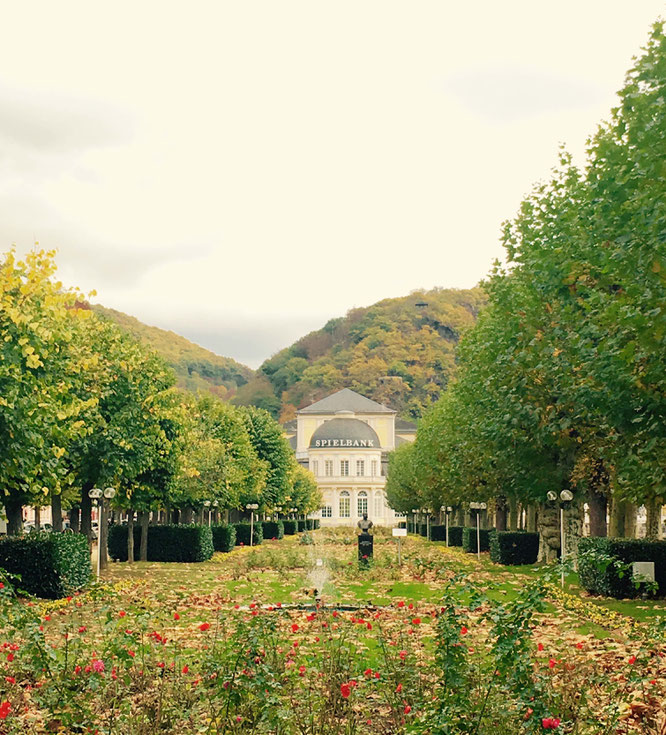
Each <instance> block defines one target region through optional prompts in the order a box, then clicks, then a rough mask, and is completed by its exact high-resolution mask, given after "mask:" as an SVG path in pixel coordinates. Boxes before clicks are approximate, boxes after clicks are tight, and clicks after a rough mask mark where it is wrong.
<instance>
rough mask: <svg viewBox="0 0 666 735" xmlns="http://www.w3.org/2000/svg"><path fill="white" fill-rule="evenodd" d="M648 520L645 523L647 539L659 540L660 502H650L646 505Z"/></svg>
mask: <svg viewBox="0 0 666 735" xmlns="http://www.w3.org/2000/svg"><path fill="white" fill-rule="evenodd" d="M645 510H646V512H647V519H646V522H645V537H646V538H649V539H654V540H656V539H658V538H659V531H660V527H661V502H660V501H658V500H648V502H646V503H645Z"/></svg>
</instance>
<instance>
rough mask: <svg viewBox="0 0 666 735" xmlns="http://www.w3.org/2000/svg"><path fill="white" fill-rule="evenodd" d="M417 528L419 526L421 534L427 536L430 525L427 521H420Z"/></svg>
mask: <svg viewBox="0 0 666 735" xmlns="http://www.w3.org/2000/svg"><path fill="white" fill-rule="evenodd" d="M417 528H418V532H419V535H421V536H423V537H427V535H428V526H427V524H425V523H419V524H418V527H417Z"/></svg>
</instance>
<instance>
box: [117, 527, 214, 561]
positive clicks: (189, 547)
mask: <svg viewBox="0 0 666 735" xmlns="http://www.w3.org/2000/svg"><path fill="white" fill-rule="evenodd" d="M140 542H141V528H140V527H139V526H134V560H135V561H138V559H139V555H140V551H141V549H140ZM108 548H109V556H111V558H112V559H116V560H118V561H127V526H111V528H109V540H108ZM211 556H213V533H212V530H211V527H210V526H195V525H184V524H183V525H181V524H178V525H170V526H148V561H178V562H200V561H206V560H207V559H210V558H211Z"/></svg>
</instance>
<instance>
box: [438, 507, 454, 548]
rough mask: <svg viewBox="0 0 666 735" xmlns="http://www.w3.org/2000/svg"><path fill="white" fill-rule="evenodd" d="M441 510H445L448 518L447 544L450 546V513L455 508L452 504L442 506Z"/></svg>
mask: <svg viewBox="0 0 666 735" xmlns="http://www.w3.org/2000/svg"><path fill="white" fill-rule="evenodd" d="M440 510H443V511H444V514H445V518H446V545H447V547H448V545H449V513H450V512H451V511H452V510H453V508H452V507H451V506H450V505H446V506H444V505H443V506H442V507H441V508H440Z"/></svg>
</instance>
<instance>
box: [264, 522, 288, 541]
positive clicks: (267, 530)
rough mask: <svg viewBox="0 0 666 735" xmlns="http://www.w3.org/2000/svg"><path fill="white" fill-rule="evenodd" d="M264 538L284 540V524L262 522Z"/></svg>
mask: <svg viewBox="0 0 666 735" xmlns="http://www.w3.org/2000/svg"><path fill="white" fill-rule="evenodd" d="M262 526H263V532H264V538H277V539H281V538H284V523H283V522H282V521H262Z"/></svg>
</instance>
